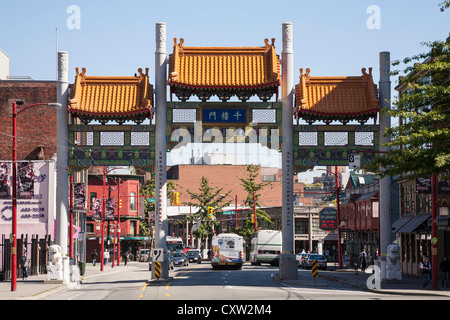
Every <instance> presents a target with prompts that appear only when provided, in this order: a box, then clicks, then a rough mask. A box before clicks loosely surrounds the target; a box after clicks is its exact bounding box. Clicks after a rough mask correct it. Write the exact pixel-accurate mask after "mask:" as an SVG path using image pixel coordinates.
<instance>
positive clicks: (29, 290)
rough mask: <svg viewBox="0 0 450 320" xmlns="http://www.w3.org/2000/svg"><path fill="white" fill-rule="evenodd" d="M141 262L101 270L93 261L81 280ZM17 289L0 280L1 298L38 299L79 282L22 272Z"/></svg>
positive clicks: (106, 267) (120, 269)
mask: <svg viewBox="0 0 450 320" xmlns="http://www.w3.org/2000/svg"><path fill="white" fill-rule="evenodd" d="M138 263H139V262H135V261H133V262H129V263H128V264H127V265H126V266H124V265H123V263H121V265H120V266H117V265H116V266H115V267H114V268H112V267H111V263H109V264H108V265H107V266H104V267H103V271H100V264H99V263H97V264H96V265H95V267H94V266H92V263H88V264H86V269H85V274H84V275H83V276H80V282H81V283H86V282H89V281H90V280H92V279H93V278H95V277H98V276H102V275H105V274H111V273H115V272H123V271H125V270H127V269H133V268H135V267H136V266H137V264H138ZM17 276H18V278H17V290H16V291H11V281H0V300H37V299H41V298H43V297H45V296H47V295H50V294H53V293H56V292H59V291H64V290H67V289H68V288H69V287H71V286H76V285H77V283H76V282H73V283H70V284H61V283H45V280H47V274H42V275H36V276H30V277H28V280H22V278H21V274H18V275H17ZM149 276H150V274H149Z"/></svg>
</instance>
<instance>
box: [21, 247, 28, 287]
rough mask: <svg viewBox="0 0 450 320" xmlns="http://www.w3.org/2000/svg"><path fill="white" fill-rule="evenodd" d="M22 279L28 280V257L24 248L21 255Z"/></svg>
mask: <svg viewBox="0 0 450 320" xmlns="http://www.w3.org/2000/svg"><path fill="white" fill-rule="evenodd" d="M22 280H28V258H27V251H26V250H24V252H23V255H22Z"/></svg>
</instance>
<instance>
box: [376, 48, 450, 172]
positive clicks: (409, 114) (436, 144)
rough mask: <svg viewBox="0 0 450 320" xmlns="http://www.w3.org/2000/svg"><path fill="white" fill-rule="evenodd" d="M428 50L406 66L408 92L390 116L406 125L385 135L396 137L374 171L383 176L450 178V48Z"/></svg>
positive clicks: (401, 82) (402, 82)
mask: <svg viewBox="0 0 450 320" xmlns="http://www.w3.org/2000/svg"><path fill="white" fill-rule="evenodd" d="M423 45H425V46H426V47H428V48H429V51H428V52H426V53H423V54H419V55H416V56H413V57H410V58H405V59H404V60H403V63H404V64H405V65H406V68H405V69H404V71H403V72H404V73H405V74H406V76H404V77H401V78H400V80H399V85H400V86H406V87H407V90H406V92H405V93H404V94H402V95H400V97H398V98H397V100H395V101H394V103H393V107H392V109H391V110H390V111H387V114H388V115H389V116H391V117H396V118H399V119H400V121H401V123H400V125H398V126H394V127H391V128H387V129H386V131H385V135H390V137H391V141H390V142H389V143H387V144H386V146H388V147H390V148H391V151H390V152H389V153H388V154H383V155H381V156H379V157H378V158H377V159H376V161H375V162H374V163H373V164H372V165H370V166H369V168H368V169H369V170H372V171H377V172H379V173H380V174H381V175H390V176H395V175H399V174H404V173H408V174H409V176H410V177H411V178H415V177H427V176H430V175H431V174H432V173H444V174H447V177H448V178H450V155H449V150H450V43H449V42H443V41H434V42H428V43H425V44H423ZM399 64H400V61H395V62H394V63H393V65H399ZM394 74H399V72H398V71H396V72H394ZM380 167H383V170H380Z"/></svg>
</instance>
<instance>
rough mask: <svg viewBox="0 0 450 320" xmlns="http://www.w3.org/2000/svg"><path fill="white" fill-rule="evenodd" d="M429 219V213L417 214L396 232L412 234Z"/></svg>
mask: <svg viewBox="0 0 450 320" xmlns="http://www.w3.org/2000/svg"><path fill="white" fill-rule="evenodd" d="M430 218H431V213H425V214H419V215H417V216H415V217H414V218H413V219H411V220H410V221H408V223H406V224H405V225H404V226H403V227H401V228H400V230H398V231H397V232H402V233H407V232H414V231H416V229H417V228H419V227H420V225H421V224H422V223H424V222H426V221H427V220H428V219H430Z"/></svg>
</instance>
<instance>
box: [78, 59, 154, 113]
mask: <svg viewBox="0 0 450 320" xmlns="http://www.w3.org/2000/svg"><path fill="white" fill-rule="evenodd" d="M138 72H139V75H137V76H134V77H96V76H86V69H85V68H82V72H81V73H79V70H78V68H76V77H75V83H74V84H72V86H71V90H70V99H69V111H70V112H72V113H80V114H89V115H92V116H100V117H101V116H114V115H115V116H120V115H131V114H137V113H146V112H149V111H150V110H151V108H152V104H153V86H151V85H150V84H149V82H148V69H146V73H145V74H144V73H142V69H139V70H138Z"/></svg>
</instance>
